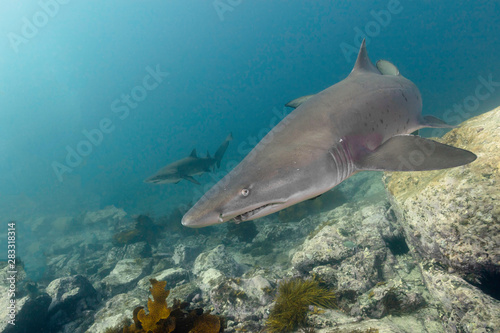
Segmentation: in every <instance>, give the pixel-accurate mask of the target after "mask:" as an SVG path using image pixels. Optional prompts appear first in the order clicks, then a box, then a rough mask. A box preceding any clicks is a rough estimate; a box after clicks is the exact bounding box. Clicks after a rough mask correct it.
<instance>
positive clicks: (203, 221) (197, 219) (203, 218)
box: [181, 209, 222, 228]
mask: <svg viewBox="0 0 500 333" xmlns="http://www.w3.org/2000/svg"><path fill="white" fill-rule="evenodd" d="M192 210H193V209H191V210H189V211H188V212H187V213H186V214H185V215H184V216H183V217H182V220H181V223H182V225H183V226H185V227H189V228H201V227H206V226H209V225H213V224H219V223H222V221H221V218H220V214H218V213H217V212H209V213H205V214H196V212H192Z"/></svg>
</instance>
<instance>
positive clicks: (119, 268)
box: [102, 258, 152, 295]
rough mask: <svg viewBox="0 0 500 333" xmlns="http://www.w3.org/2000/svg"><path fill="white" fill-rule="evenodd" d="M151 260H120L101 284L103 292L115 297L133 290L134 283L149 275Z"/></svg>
mask: <svg viewBox="0 0 500 333" xmlns="http://www.w3.org/2000/svg"><path fill="white" fill-rule="evenodd" d="M151 266H152V260H151V259H149V258H148V259H122V260H120V261H118V262H117V263H116V266H115V268H113V270H112V271H111V273H109V275H108V276H106V277H105V278H104V279H103V280H102V283H103V284H104V290H106V292H108V293H109V294H110V295H116V294H119V293H122V292H126V291H128V290H130V289H133V288H134V286H135V285H136V283H137V282H138V281H139V280H140V279H141V278H142V277H144V276H146V275H147V274H149V273H150V271H151Z"/></svg>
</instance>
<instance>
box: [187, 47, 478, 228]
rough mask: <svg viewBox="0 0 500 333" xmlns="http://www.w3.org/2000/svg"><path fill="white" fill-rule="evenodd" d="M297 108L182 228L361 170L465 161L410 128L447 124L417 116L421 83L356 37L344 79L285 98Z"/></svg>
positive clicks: (245, 217) (273, 207) (250, 216)
mask: <svg viewBox="0 0 500 333" xmlns="http://www.w3.org/2000/svg"><path fill="white" fill-rule="evenodd" d="M287 105H288V106H290V107H294V108H296V109H295V110H294V111H292V112H291V113H290V114H289V115H288V116H287V117H285V118H284V119H283V120H282V121H281V122H280V123H279V124H278V125H276V126H275V127H274V128H273V129H272V130H271V131H270V132H269V133H268V134H267V135H266V136H265V137H264V138H263V139H262V140H261V141H260V142H259V144H257V146H255V148H254V149H253V150H252V151H251V152H250V153H249V154H248V155H247V156H246V157H245V158H244V159H243V161H241V162H240V164H238V165H237V166H236V167H235V168H234V169H233V170H232V171H231V172H229V173H228V174H227V175H226V176H225V177H224V178H223V179H221V180H220V181H219V182H218V183H217V184H215V186H214V187H212V188H211V189H210V190H209V191H208V192H207V193H205V195H204V196H203V197H202V198H201V199H200V200H199V201H198V202H197V203H196V204H195V205H194V206H193V207H192V208H191V209H190V210H189V211H188V212H187V213H186V214H185V215H184V217H183V218H182V224H183V225H184V226H187V227H204V226H209V225H213V224H219V223H224V222H228V221H235V222H237V223H239V222H242V221H249V220H254V219H257V218H260V217H263V216H266V215H269V214H272V213H275V212H277V211H280V210H282V209H284V208H287V207H289V206H292V205H294V204H297V203H299V202H301V201H304V200H308V199H312V198H315V197H317V196H319V195H321V194H323V193H324V192H326V191H329V190H330V189H332V188H333V187H335V186H337V185H338V184H340V183H341V182H342V181H344V180H345V179H347V178H348V177H350V176H351V175H353V174H354V173H356V172H359V171H363V170H382V171H422V170H437V169H445V168H452V167H456V166H460V165H464V164H467V163H470V162H472V161H474V160H475V159H476V155H475V154H473V153H472V152H469V151H467V150H463V149H459V148H455V147H452V146H449V145H445V144H441V143H438V142H435V141H432V140H429V139H425V138H422V137H419V136H414V135H409V133H412V132H414V131H416V130H418V129H420V128H424V127H434V128H451V127H453V126H450V125H448V124H446V123H445V122H443V121H441V120H439V119H438V118H435V117H432V116H422V98H421V95H420V91H419V90H418V88H417V87H416V86H415V84H413V82H411V81H410V80H408V79H406V78H405V77H403V76H402V75H401V74H400V73H399V70H398V69H397V68H396V66H394V65H393V64H392V63H390V62H388V61H385V60H380V61H378V62H377V65H376V66H375V65H373V63H372V62H371V61H370V59H369V58H368V54H367V51H366V47H365V41H363V43H362V44H361V47H360V50H359V54H358V57H357V60H356V63H355V65H354V68H353V70H352V71H351V73H350V74H349V76H348V77H347V78H346V79H344V80H342V81H341V82H339V83H337V84H335V85H333V86H331V87H329V88H327V89H325V90H323V91H321V92H319V93H318V94H315V95H309V96H305V97H301V98H299V99H296V100H294V101H291V102H289V103H288V104H287Z"/></svg>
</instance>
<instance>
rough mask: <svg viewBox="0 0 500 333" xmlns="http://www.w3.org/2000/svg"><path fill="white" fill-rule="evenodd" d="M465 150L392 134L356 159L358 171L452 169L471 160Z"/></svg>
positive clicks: (469, 153)
mask: <svg viewBox="0 0 500 333" xmlns="http://www.w3.org/2000/svg"><path fill="white" fill-rule="evenodd" d="M476 158H477V156H476V155H475V154H474V153H471V152H470V151H468V150H465V149H460V148H456V147H452V146H448V145H445V144H442V143H439V142H436V141H432V140H429V139H424V138H421V137H419V136H413V135H397V136H393V137H392V138H390V139H389V140H387V141H386V142H384V143H383V144H382V145H381V146H380V147H378V148H377V149H375V150H374V151H373V152H371V153H369V154H367V155H366V156H364V157H363V158H362V159H361V160H359V161H356V167H357V168H358V169H360V170H382V171H424V170H439V169H446V168H453V167H456V166H460V165H464V164H468V163H471V162H473V161H474V160H475V159H476Z"/></svg>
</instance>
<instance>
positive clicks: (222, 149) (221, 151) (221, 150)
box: [214, 133, 233, 168]
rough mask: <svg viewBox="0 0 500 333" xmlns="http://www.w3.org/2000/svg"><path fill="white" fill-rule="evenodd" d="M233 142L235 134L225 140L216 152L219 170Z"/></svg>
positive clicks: (215, 156)
mask: <svg viewBox="0 0 500 333" xmlns="http://www.w3.org/2000/svg"><path fill="white" fill-rule="evenodd" d="M231 140H233V133H229V135H228V136H227V138H226V140H224V142H223V143H222V144H221V145H220V146H219V148H218V149H217V151H216V152H215V155H214V159H215V161H216V162H215V163H216V164H217V168H220V162H221V161H222V157H224V153H225V152H226V149H227V146H228V145H229V142H230V141H231Z"/></svg>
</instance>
